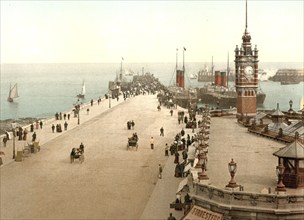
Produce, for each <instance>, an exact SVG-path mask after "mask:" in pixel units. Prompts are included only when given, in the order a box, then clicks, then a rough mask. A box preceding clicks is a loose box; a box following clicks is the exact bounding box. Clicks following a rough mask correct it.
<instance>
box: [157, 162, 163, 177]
mask: <svg viewBox="0 0 304 220" xmlns="http://www.w3.org/2000/svg"><path fill="white" fill-rule="evenodd" d="M162 172H163V168H162V166H161V165H160V164H158V178H159V179H161V178H162Z"/></svg>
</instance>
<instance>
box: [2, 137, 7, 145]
mask: <svg viewBox="0 0 304 220" xmlns="http://www.w3.org/2000/svg"><path fill="white" fill-rule="evenodd" d="M2 141H3V146H4V147H6V142H7V136H4V137H3V140H2Z"/></svg>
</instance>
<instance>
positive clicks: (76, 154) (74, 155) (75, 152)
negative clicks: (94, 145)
mask: <svg viewBox="0 0 304 220" xmlns="http://www.w3.org/2000/svg"><path fill="white" fill-rule="evenodd" d="M83 153H84V151H83V149H81V148H73V149H72V152H71V154H70V159H71V163H73V162H74V160H75V159H79V162H80V163H83V162H84V155H83Z"/></svg>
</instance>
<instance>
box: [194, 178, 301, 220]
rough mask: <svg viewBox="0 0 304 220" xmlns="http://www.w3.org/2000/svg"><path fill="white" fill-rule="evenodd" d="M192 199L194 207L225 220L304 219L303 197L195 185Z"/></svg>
mask: <svg viewBox="0 0 304 220" xmlns="http://www.w3.org/2000/svg"><path fill="white" fill-rule="evenodd" d="M191 196H192V198H193V201H194V204H195V205H198V206H201V207H204V208H207V209H209V210H211V211H214V212H218V213H221V214H223V215H224V219H290V217H291V216H292V219H303V218H304V209H303V207H304V195H288V194H285V195H278V194H260V193H250V192H244V191H229V190H224V189H219V188H216V187H214V186H210V185H204V184H200V183H196V184H195V190H194V195H191ZM252 217H253V218H252ZM282 217H283V218H282ZM285 217H286V218H285ZM287 217H288V218H287Z"/></svg>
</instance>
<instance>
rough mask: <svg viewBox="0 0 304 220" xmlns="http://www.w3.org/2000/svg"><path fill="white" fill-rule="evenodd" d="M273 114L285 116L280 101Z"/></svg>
mask: <svg viewBox="0 0 304 220" xmlns="http://www.w3.org/2000/svg"><path fill="white" fill-rule="evenodd" d="M271 116H284V113H283V112H281V110H280V108H279V103H277V109H276V110H275V112H274V113H272V114H271Z"/></svg>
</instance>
